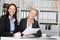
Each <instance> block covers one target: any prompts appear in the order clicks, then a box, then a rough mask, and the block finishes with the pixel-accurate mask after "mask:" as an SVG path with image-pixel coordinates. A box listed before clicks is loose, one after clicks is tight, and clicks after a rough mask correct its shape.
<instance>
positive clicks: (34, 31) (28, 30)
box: [22, 28, 39, 34]
mask: <svg viewBox="0 0 60 40" xmlns="http://www.w3.org/2000/svg"><path fill="white" fill-rule="evenodd" d="M38 30H39V28H26V29H25V30H24V31H23V32H22V33H23V34H33V33H37V31H38Z"/></svg>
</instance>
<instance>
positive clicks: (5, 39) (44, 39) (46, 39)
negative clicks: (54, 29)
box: [1, 37, 57, 40]
mask: <svg viewBox="0 0 60 40" xmlns="http://www.w3.org/2000/svg"><path fill="white" fill-rule="evenodd" d="M1 40H57V39H56V38H50V37H38V38H14V37H1Z"/></svg>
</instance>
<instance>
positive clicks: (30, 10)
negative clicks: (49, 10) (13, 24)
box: [29, 8, 39, 16]
mask: <svg viewBox="0 0 60 40" xmlns="http://www.w3.org/2000/svg"><path fill="white" fill-rule="evenodd" d="M32 10H35V11H36V12H37V14H36V16H37V15H38V12H39V11H38V10H37V9H35V8H31V9H30V10H29V12H31V11H32Z"/></svg>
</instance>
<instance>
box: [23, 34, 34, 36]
mask: <svg viewBox="0 0 60 40" xmlns="http://www.w3.org/2000/svg"><path fill="white" fill-rule="evenodd" d="M23 37H34V35H32V34H23Z"/></svg>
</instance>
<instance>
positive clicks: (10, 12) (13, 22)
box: [0, 4, 18, 36]
mask: <svg viewBox="0 0 60 40" xmlns="http://www.w3.org/2000/svg"><path fill="white" fill-rule="evenodd" d="M16 14H17V7H16V5H15V4H10V5H9V6H8V7H7V11H6V15H3V16H1V18H0V36H13V35H14V33H16V32H17V31H18V25H17V15H16Z"/></svg>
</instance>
